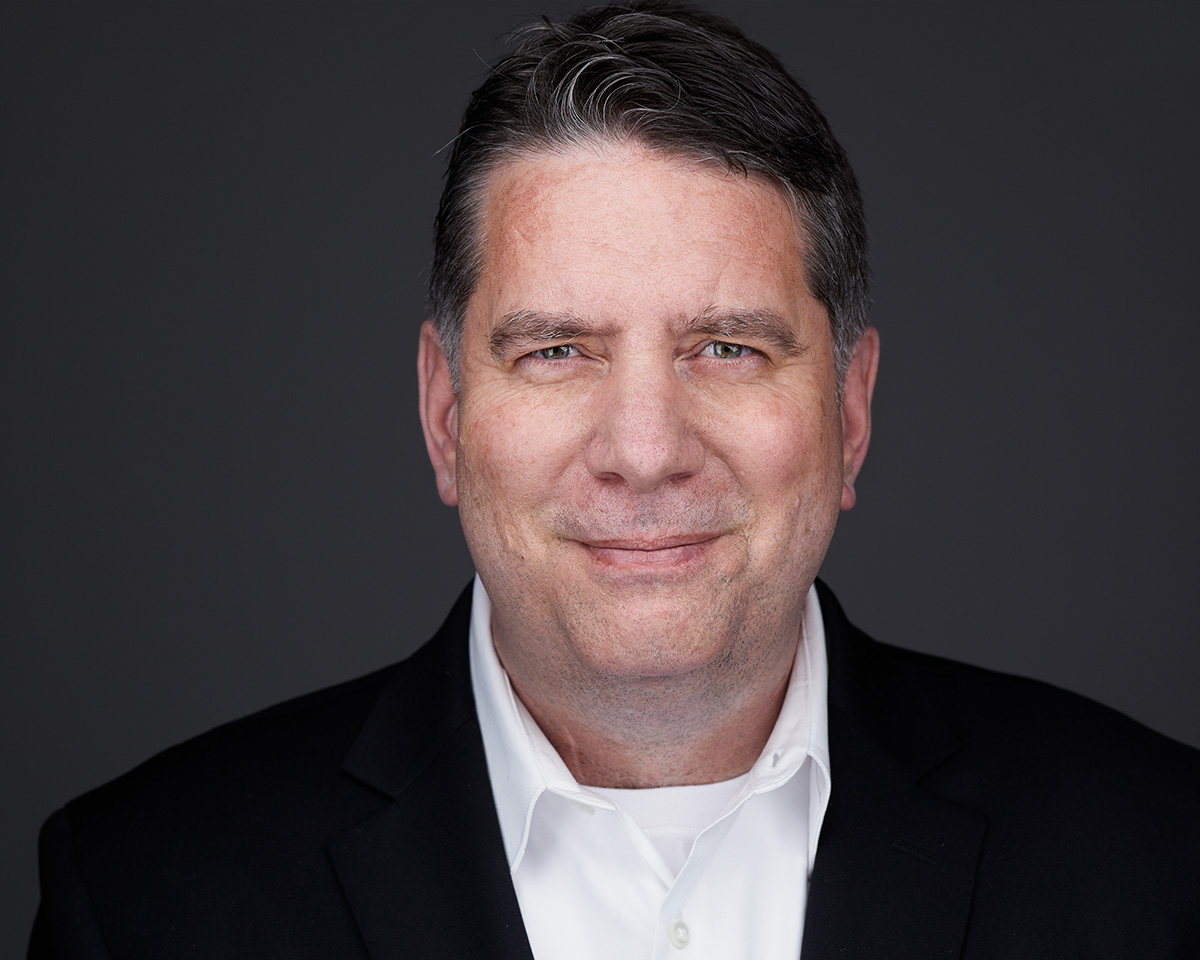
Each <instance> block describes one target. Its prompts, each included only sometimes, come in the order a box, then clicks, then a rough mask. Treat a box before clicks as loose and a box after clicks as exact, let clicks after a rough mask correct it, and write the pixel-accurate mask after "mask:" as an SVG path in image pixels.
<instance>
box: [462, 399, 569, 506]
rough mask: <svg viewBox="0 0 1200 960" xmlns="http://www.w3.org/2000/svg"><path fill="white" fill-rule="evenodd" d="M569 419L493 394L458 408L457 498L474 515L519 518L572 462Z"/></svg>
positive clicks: (537, 405)
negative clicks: (464, 499)
mask: <svg viewBox="0 0 1200 960" xmlns="http://www.w3.org/2000/svg"><path fill="white" fill-rule="evenodd" d="M569 422H570V421H569V418H565V417H563V416H562V415H561V413H560V412H559V411H556V410H554V409H553V408H552V407H550V406H549V405H547V404H543V403H535V402H527V401H526V400H525V399H523V398H521V397H519V396H513V395H511V394H509V393H507V392H489V393H488V394H486V395H483V394H481V395H480V396H478V397H477V398H473V399H472V400H470V401H468V402H466V403H463V404H462V405H461V406H460V408H459V433H458V479H459V496H460V498H461V497H464V496H465V497H466V498H467V499H468V500H469V501H470V508H471V510H472V511H475V512H478V511H487V512H488V513H494V514H513V513H520V512H522V511H524V510H528V509H530V508H532V506H534V505H535V504H536V503H537V502H539V501H540V500H541V499H543V497H544V495H545V494H547V493H548V490H549V487H550V485H551V484H552V482H553V480H554V478H555V477H556V476H558V475H560V474H561V473H562V472H563V470H564V468H565V466H566V465H567V462H568V460H569V449H570V445H571V438H570V437H568V436H567V433H566V431H567V425H568V424H569Z"/></svg>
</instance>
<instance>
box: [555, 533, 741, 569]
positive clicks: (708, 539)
mask: <svg viewBox="0 0 1200 960" xmlns="http://www.w3.org/2000/svg"><path fill="white" fill-rule="evenodd" d="M718 536H719V534H715V533H707V532H706V533H683V534H672V535H670V536H665V537H664V536H659V537H621V538H605V539H596V540H593V539H577V540H576V541H575V542H576V543H578V544H579V545H580V546H581V547H582V548H583V549H584V550H585V551H586V552H587V554H588V555H589V556H590V557H591V558H592V559H593V560H594V561H595V562H596V563H598V564H600V565H601V566H603V567H607V568H612V569H627V570H646V569H650V568H654V569H664V570H667V569H670V570H678V569H682V568H685V567H688V566H691V565H693V564H694V563H697V562H699V561H701V560H702V559H703V557H704V554H705V553H706V551H707V549H708V547H709V545H710V544H712V543H713V542H714V541H715V540H716V539H717V537H718Z"/></svg>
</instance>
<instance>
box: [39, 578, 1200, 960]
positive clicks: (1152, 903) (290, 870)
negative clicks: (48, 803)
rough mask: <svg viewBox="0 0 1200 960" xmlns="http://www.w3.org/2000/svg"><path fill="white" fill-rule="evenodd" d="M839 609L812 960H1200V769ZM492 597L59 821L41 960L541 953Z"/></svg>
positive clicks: (1081, 709) (46, 863) (45, 840)
mask: <svg viewBox="0 0 1200 960" xmlns="http://www.w3.org/2000/svg"><path fill="white" fill-rule="evenodd" d="M818 589H819V590H820V600H821V608H822V610H823V611H824V616H825V631H826V642H827V645H828V651H829V739H830V762H831V770H832V777H833V791H832V794H831V797H830V803H829V809H828V812H827V814H826V818H825V823H824V827H823V829H822V831H821V837H820V842H819V846H818V853H817V859H816V866H815V869H814V873H813V879H812V885H811V889H810V892H809V902H808V909H807V917H806V924H805V931H804V946H803V960H827V958H834V957H847V958H855V960H868V958H880V960H882V958H889V960H900V958H913V960H932V958H940V957H944V958H952V957H963V958H968V960H977V958H980V960H981V958H990V957H997V958H1031V957H1047V958H1054V960H1063V958H1068V957H1079V958H1088V960H1096V958H1106V957H1111V958H1121V960H1129V958H1141V957H1147V958H1149V957H1155V958H1158V957H1181V958H1182V957H1189V958H1194V957H1200V753H1197V752H1196V751H1194V750H1191V749H1189V748H1187V747H1184V746H1182V745H1180V744H1178V743H1175V742H1173V741H1171V740H1168V739H1167V738H1165V737H1162V736H1159V735H1158V734H1155V733H1153V732H1151V731H1149V730H1147V729H1145V728H1144V727H1141V726H1139V725H1138V724H1136V723H1134V722H1132V721H1130V720H1128V719H1127V718H1125V717H1123V716H1121V715H1120V714H1118V713H1115V712H1114V711H1112V710H1109V709H1107V708H1105V707H1102V706H1099V705H1097V704H1095V703H1092V702H1090V701H1088V700H1085V699H1083V698H1081V697H1077V696H1074V695H1072V694H1068V693H1064V692H1063V691H1060V690H1056V689H1054V688H1052V687H1049V686H1046V685H1044V684H1041V683H1037V682H1035V681H1031V680H1022V679H1017V678H1014V677H1009V676H1004V675H1001V674H997V673H992V672H989V671H985V670H979V669H976V668H972V667H967V666H964V665H962V664H957V663H952V662H949V661H946V660H941V659H938V658H934V657H929V656H924V655H921V654H917V653H912V652H909V651H905V650H900V649H897V648H894V647H889V646H886V645H883V644H880V643H877V642H875V641H874V640H871V639H870V638H869V637H867V636H866V635H865V634H863V633H861V632H860V631H859V630H857V629H856V628H855V627H853V626H852V625H851V624H850V623H849V622H848V621H847V620H846V618H845V615H844V614H843V613H842V610H841V608H840V607H839V606H838V604H837V601H836V600H835V599H834V597H833V595H832V594H831V593H830V592H829V591H828V589H827V588H825V587H824V585H823V584H820V583H818ZM469 597H470V593H469V591H467V592H466V593H464V594H463V596H462V597H460V599H459V601H458V602H457V604H456V605H455V607H454V609H453V610H452V611H451V613H450V616H449V617H448V618H447V620H446V622H445V624H444V625H443V626H442V628H441V630H440V631H439V632H438V634H437V635H436V636H435V637H434V639H433V640H432V641H431V642H430V643H428V644H427V645H426V646H424V647H422V648H421V649H420V650H419V651H417V653H415V654H414V655H413V656H412V657H410V658H409V659H408V660H406V661H404V662H403V663H400V664H397V665H395V666H392V667H389V668H387V669H385V670H381V671H379V672H377V673H374V674H371V675H370V676H367V677H363V678H361V679H359V680H355V681H352V682H350V683H346V684H342V685H340V686H337V687H332V688H330V689H328V690H323V691H320V692H318V693H314V694H311V695H309V696H305V697H301V698H299V699H297V700H293V701H290V702H288V703H284V704H282V705H280V706H277V707H274V708H272V709H269V710H266V711H264V712H262V713H259V714H255V715H254V716H251V717H248V718H246V719H243V720H239V721H237V722H235V723H232V724H229V725H226V726H223V727H220V728H218V729H216V730H213V731H211V732H210V733H207V734H204V735H203V736H200V737H197V738H196V739H194V740H191V741H189V742H188V743H185V744H183V745H181V746H179V747H175V748H173V749H171V750H168V751H166V752H165V753H162V754H160V755H159V756H157V757H155V758H154V759H152V760H150V761H149V762H147V763H145V764H143V765H142V766H140V767H138V768H137V769H135V770H133V771H131V772H130V773H128V774H126V775H125V776H123V777H120V778H119V779H117V780H115V781H113V782H112V783H109V784H107V785H105V786H103V787H100V788H99V789H97V790H95V791H92V792H91V793H89V794H86V795H85V796H83V797H81V798H79V799H77V800H75V801H73V802H71V803H70V804H68V805H67V806H66V808H65V809H64V810H61V811H59V812H58V813H56V814H55V815H54V816H53V817H52V818H51V819H50V820H49V821H48V822H47V824H46V826H45V828H44V829H43V832H42V839H41V868H42V903H41V907H40V909H39V912H38V918H37V921H36V923H35V927H34V933H33V939H32V941H31V945H30V956H31V957H34V958H51V957H53V958H113V960H126V958H130V960H131V958H146V960H164V958H181V957H205V958H214V960H215V958H221V960H229V958H243V957H244V958H254V960H265V958H275V957H279V958H283V957H288V958H293V957H314V958H321V960H336V958H343V957H345V958H350V957H354V958H367V957H369V958H371V960H384V958H411V957H436V958H467V957H477V958H488V960H498V958H529V957H530V953H529V946H528V943H527V941H526V939H525V933H524V928H523V926H522V923H521V916H520V912H519V909H518V906H517V901H516V896H515V894H514V892H513V888H512V883H511V881H510V879H509V874H508V867H507V863H506V860H505V856H504V849H503V845H502V842H501V839H500V829H499V825H498V822H497V819H496V813H495V809H494V806H493V803H492V795H491V789H490V786H489V784H488V778H487V767H486V763H485V760H484V753H483V743H482V740H481V738H480V732H479V724H478V720H477V718H476V716H475V709H474V703H473V700H472V695H471V685H470V680H469V674H468V666H467V627H468V623H469V619H470V599H469ZM614 960H617V958H614ZM731 960H733V958H731Z"/></svg>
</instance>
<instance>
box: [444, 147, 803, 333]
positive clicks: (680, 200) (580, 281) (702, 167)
mask: <svg viewBox="0 0 1200 960" xmlns="http://www.w3.org/2000/svg"><path fill="white" fill-rule="evenodd" d="M480 230H481V241H482V242H481V253H482V259H481V271H480V277H479V282H478V284H477V286H476V289H475V292H474V294H473V296H472V299H471V302H470V304H469V305H468V324H469V325H470V323H471V320H472V316H474V317H475V320H476V322H478V321H479V320H480V319H484V320H486V318H488V317H490V318H493V320H494V319H495V318H498V317H500V316H503V315H504V314H505V313H507V312H509V311H512V310H518V309H556V310H563V309H568V310H571V311H574V312H577V313H583V314H587V315H591V314H597V315H605V316H606V318H607V317H608V315H610V314H620V315H622V316H624V317H627V318H630V317H632V316H637V315H641V314H655V315H657V316H660V317H662V316H663V315H664V314H672V315H674V314H687V313H689V312H691V313H695V312H702V311H703V310H705V309H710V308H713V307H726V306H729V307H760V308H769V309H772V310H774V311H775V312H777V313H781V315H787V313H788V312H789V306H791V305H793V304H792V302H793V301H795V300H796V299H797V298H802V299H803V298H805V297H806V296H807V290H806V287H805V284H804V269H803V251H804V243H803V238H802V236H801V234H800V231H799V229H798V226H797V220H796V217H795V216H794V215H793V210H792V207H791V205H790V203H789V202H788V199H787V197H786V196H785V195H784V193H783V192H782V191H781V190H780V189H778V188H777V187H775V186H774V185H772V184H769V183H767V182H766V181H764V180H762V179H760V178H757V177H745V176H740V175H738V174H735V173H731V172H729V171H727V170H725V169H724V168H723V167H720V166H718V165H716V164H715V163H706V162H703V161H697V160H692V159H687V158H679V157H672V156H664V155H663V154H662V153H660V152H656V151H651V150H649V149H647V148H644V147H640V146H637V145H631V144H611V143H604V144H595V145H589V146H587V147H577V148H572V149H570V150H565V151H557V152H544V153H534V154H530V155H527V156H522V157H520V158H518V159H516V160H514V161H512V162H510V163H507V164H505V165H504V166H502V167H500V168H498V169H497V170H495V171H493V173H492V174H491V176H490V178H489V180H488V182H487V186H486V189H485V192H484V195H483V204H482V211H481V218H480Z"/></svg>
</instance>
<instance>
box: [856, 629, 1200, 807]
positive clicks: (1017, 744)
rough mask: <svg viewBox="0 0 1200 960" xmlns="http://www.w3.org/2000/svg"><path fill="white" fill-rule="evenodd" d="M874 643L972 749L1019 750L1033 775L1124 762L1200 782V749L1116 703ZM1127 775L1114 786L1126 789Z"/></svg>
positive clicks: (1158, 777) (1129, 769) (1156, 776)
mask: <svg viewBox="0 0 1200 960" xmlns="http://www.w3.org/2000/svg"><path fill="white" fill-rule="evenodd" d="M867 642H868V643H872V644H875V645H876V647H877V648H878V650H879V651H880V654H881V655H882V656H886V657H888V658H890V659H891V660H893V661H894V662H895V663H896V665H897V668H898V670H899V671H900V672H901V673H902V674H904V675H905V676H907V677H908V678H909V679H910V681H911V682H912V684H913V685H914V687H915V688H916V689H919V690H920V692H921V694H922V695H923V696H926V697H928V698H929V700H930V701H931V702H932V703H933V704H934V705H935V707H936V709H937V711H938V713H939V714H940V716H941V717H942V718H943V719H944V721H945V722H946V724H947V725H948V726H949V727H950V728H951V730H952V731H953V732H954V734H955V735H957V736H958V737H960V738H961V740H962V742H963V744H964V747H963V749H964V750H965V751H966V752H967V753H968V754H970V753H973V752H974V753H981V752H982V753H995V754H999V755H1003V756H1005V757H1008V758H1010V759H1012V760H1013V761H1014V762H1015V761H1016V760H1017V759H1018V757H1019V758H1020V760H1021V767H1022V769H1023V770H1024V771H1025V775H1026V776H1030V775H1033V774H1034V773H1035V772H1037V771H1039V770H1043V769H1044V770H1046V771H1048V773H1049V774H1051V775H1054V776H1057V777H1071V776H1073V775H1077V774H1083V773H1085V772H1086V771H1093V772H1095V773H1103V774H1104V775H1105V776H1108V775H1110V774H1111V773H1112V772H1114V771H1115V770H1116V769H1121V770H1123V771H1124V773H1125V774H1126V775H1128V774H1135V773H1136V774H1137V775H1139V776H1142V777H1146V778H1149V780H1150V781H1151V782H1160V781H1171V780H1179V781H1180V782H1181V783H1189V784H1191V785H1193V786H1194V787H1197V788H1200V751H1197V750H1195V749H1193V748H1192V747H1189V746H1186V745H1185V744H1182V743H1179V742H1178V741H1176V740H1173V739H1171V738H1169V737H1167V736H1164V735H1163V734H1161V733H1158V732H1156V731H1154V730H1151V729H1150V728H1149V727H1146V726H1144V725H1143V724H1141V723H1138V722H1137V721H1136V720H1133V719H1131V718H1130V717H1128V716H1126V715H1125V714H1123V713H1121V712H1119V711H1117V710H1114V709H1113V708H1111V707H1108V706H1105V705H1104V704H1101V703H1098V702H1096V701H1095V700H1092V699H1089V698H1088V697H1085V696H1082V695H1080V694H1077V693H1073V692H1071V691H1069V690H1064V689H1062V688H1060V687H1056V686H1054V685H1052V684H1049V683H1045V682H1043V681H1040V680H1035V679H1031V678H1028V677H1021V676H1015V675H1012V674H1007V673H1001V672H998V671H995V670H989V669H985V668H982V667H977V666H972V665H969V664H965V663H959V662H956V661H953V660H948V659H945V658H942V657H937V656H932V655H930V654H923V653H917V652H915V651H912V650H905V649H902V648H899V647H894V646H890V645H888V644H883V643H879V642H878V641H873V640H869V639H868V640H867ZM1125 779H1127V777H1126V778H1125ZM1121 780H1122V778H1114V779H1113V782H1112V784H1111V785H1110V786H1111V787H1112V788H1119V785H1120V782H1121Z"/></svg>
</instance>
